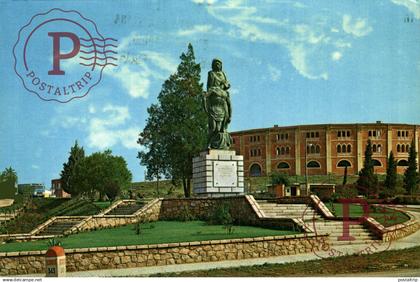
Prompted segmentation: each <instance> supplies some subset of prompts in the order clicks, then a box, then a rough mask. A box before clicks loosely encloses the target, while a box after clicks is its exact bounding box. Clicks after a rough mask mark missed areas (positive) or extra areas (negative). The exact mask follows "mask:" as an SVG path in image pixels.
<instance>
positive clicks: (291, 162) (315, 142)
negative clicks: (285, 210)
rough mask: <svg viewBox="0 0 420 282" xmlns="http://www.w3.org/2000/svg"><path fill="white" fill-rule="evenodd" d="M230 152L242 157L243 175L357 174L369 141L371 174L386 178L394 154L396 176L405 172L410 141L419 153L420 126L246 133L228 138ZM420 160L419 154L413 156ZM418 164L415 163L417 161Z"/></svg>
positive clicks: (277, 128)
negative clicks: (233, 151)
mask: <svg viewBox="0 0 420 282" xmlns="http://www.w3.org/2000/svg"><path fill="white" fill-rule="evenodd" d="M231 135H232V138H233V149H235V151H236V152H237V154H240V155H243V156H244V173H245V176H266V175H269V174H270V173H271V172H274V171H278V172H282V173H285V174H289V175H327V174H329V173H332V174H336V175H343V174H344V169H345V167H346V166H347V173H348V174H349V175H351V174H353V175H354V174H357V173H358V172H359V171H360V170H361V169H362V167H363V160H364V152H365V150H366V144H367V141H368V139H370V140H371V142H372V149H373V156H372V157H373V161H374V164H375V172H376V173H378V174H384V173H386V167H387V157H388V155H389V153H390V152H391V151H392V152H393V153H394V157H395V159H396V161H397V163H398V167H397V172H398V173H400V174H402V173H404V170H405V169H406V168H407V164H408V161H407V160H408V151H409V148H410V145H411V140H413V139H414V141H415V148H416V152H419V141H420V139H419V135H420V125H411V124H394V123H382V122H380V121H378V122H376V123H363V124H357V123H356V124H319V125H297V126H284V127H280V126H277V125H275V126H274V127H271V128H261V129H250V130H244V131H238V132H232V133H231ZM417 157H418V155H417ZM417 161H418V160H417Z"/></svg>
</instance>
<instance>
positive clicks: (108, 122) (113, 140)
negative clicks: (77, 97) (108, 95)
mask: <svg viewBox="0 0 420 282" xmlns="http://www.w3.org/2000/svg"><path fill="white" fill-rule="evenodd" d="M129 119H130V113H129V110H128V108H127V107H122V106H113V105H110V104H109V105H106V106H105V107H104V108H103V109H102V117H95V118H92V119H91V120H90V122H89V126H88V130H89V136H88V146H89V147H94V148H98V149H101V150H103V149H106V148H111V147H113V146H115V145H117V144H121V145H122V146H124V147H126V148H128V149H134V148H139V145H138V144H137V139H138V133H139V129H138V128H136V127H129V128H124V129H122V128H121V126H123V125H125V123H126V121H128V120H129Z"/></svg>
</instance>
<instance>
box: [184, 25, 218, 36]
mask: <svg viewBox="0 0 420 282" xmlns="http://www.w3.org/2000/svg"><path fill="white" fill-rule="evenodd" d="M211 29H212V26H211V25H209V24H205V25H195V26H193V27H192V28H190V29H180V30H178V32H177V35H178V36H191V35H194V34H197V33H208V32H209V31H211Z"/></svg>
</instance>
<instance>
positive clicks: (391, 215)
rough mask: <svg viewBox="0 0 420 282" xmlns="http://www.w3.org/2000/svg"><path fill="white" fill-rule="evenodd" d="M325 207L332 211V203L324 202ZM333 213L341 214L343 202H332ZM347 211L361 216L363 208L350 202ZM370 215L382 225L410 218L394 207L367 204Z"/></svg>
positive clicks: (354, 215)
mask: <svg viewBox="0 0 420 282" xmlns="http://www.w3.org/2000/svg"><path fill="white" fill-rule="evenodd" d="M325 204H326V205H327V207H328V208H329V209H330V210H331V211H332V210H333V209H332V203H325ZM334 208H335V215H336V216H339V217H341V216H343V204H341V203H334ZM349 213H350V216H351V217H361V216H362V215H363V208H362V206H361V205H357V204H350V208H349ZM368 215H369V216H370V217H373V218H374V219H376V220H377V221H378V222H379V223H381V224H382V225H383V226H385V227H387V226H391V225H395V224H399V223H403V222H406V221H408V220H409V219H410V218H409V217H408V216H407V215H405V214H404V213H402V212H399V211H396V210H394V209H388V208H382V207H376V206H372V205H371V206H369V213H368Z"/></svg>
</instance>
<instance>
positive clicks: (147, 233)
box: [0, 221, 298, 252]
mask: <svg viewBox="0 0 420 282" xmlns="http://www.w3.org/2000/svg"><path fill="white" fill-rule="evenodd" d="M297 233H298V232H295V231H284V230H276V229H268V228H261V227H254V226H234V232H233V233H231V234H227V232H226V229H224V228H223V226H221V225H208V224H206V223H205V222H203V221H187V222H177V221H157V222H152V223H145V224H142V225H141V234H140V235H137V234H136V231H135V225H127V226H122V227H118V228H113V229H102V230H97V231H91V232H83V233H79V234H74V235H70V236H68V237H66V238H59V239H58V240H59V241H61V243H62V245H63V247H64V248H90V247H109V246H122V245H143V244H159V243H177V242H189V241H205V240H218V239H232V238H246V237H261V236H278V235H290V234H297ZM46 248H47V240H40V241H32V242H21V243H18V242H11V243H6V244H3V245H0V252H14V251H30V250H45V249H46Z"/></svg>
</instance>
